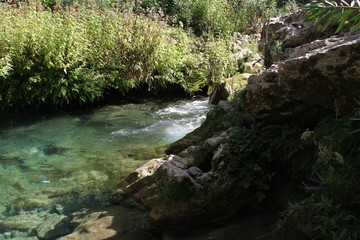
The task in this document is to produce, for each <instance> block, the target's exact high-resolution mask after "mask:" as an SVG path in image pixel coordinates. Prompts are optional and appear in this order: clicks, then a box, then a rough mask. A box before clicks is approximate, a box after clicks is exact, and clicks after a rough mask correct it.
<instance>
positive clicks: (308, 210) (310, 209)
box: [281, 111, 360, 240]
mask: <svg viewBox="0 0 360 240" xmlns="http://www.w3.org/2000/svg"><path fill="white" fill-rule="evenodd" d="M359 116H360V111H356V112H355V114H354V116H352V117H350V118H342V119H339V120H335V119H331V118H330V119H325V120H323V121H322V122H320V123H319V125H318V127H317V128H315V129H314V131H306V132H305V133H304V134H303V137H304V138H307V139H308V140H310V141H311V142H313V144H314V145H315V146H316V147H317V152H316V155H315V161H314V162H313V164H312V165H313V166H312V174H311V177H309V179H304V183H305V189H306V190H307V191H308V196H307V197H306V198H305V199H303V200H301V201H298V202H295V203H291V204H290V205H289V207H288V208H287V210H286V211H285V212H284V213H283V220H282V222H281V225H283V226H290V227H292V228H295V229H298V230H300V231H302V232H303V233H305V234H307V235H308V236H309V238H311V239H331V240H343V239H348V240H351V239H354V240H355V239H359V237H360V230H359V224H360V219H359V218H360V212H359V202H360V187H359V181H360V161H359V159H360V158H359V157H360V118H359Z"/></svg>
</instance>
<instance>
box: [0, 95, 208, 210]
mask: <svg viewBox="0 0 360 240" xmlns="http://www.w3.org/2000/svg"><path fill="white" fill-rule="evenodd" d="M207 111H208V104H207V101H206V100H197V101H180V102H176V103H159V102H146V103H143V104H123V105H111V106H106V107H103V108H101V109H97V110H93V111H91V112H87V113H82V114H71V115H60V116H59V115H58V116H55V117H54V116H53V117H50V116H47V117H43V118H42V119H41V120H37V121H32V122H31V123H22V124H9V126H7V127H5V126H2V127H0V189H1V194H0V214H2V215H6V214H8V213H9V212H15V211H19V210H21V209H24V210H31V209H34V208H46V207H49V206H51V205H53V204H54V203H59V202H60V203H66V202H72V203H73V204H75V203H76V204H78V205H79V206H80V205H81V204H85V202H87V201H88V202H89V201H90V202H91V199H97V200H98V201H102V200H104V201H106V194H105V193H106V192H107V191H109V190H110V189H111V188H112V187H113V186H114V184H115V183H116V182H118V181H119V180H120V179H121V178H122V177H124V176H125V175H126V174H128V173H129V172H130V171H132V170H134V169H135V168H137V167H139V166H141V165H142V164H143V163H144V162H145V161H146V160H149V159H151V158H154V157H159V156H162V155H163V153H162V149H163V148H162V147H163V146H164V144H168V143H170V142H173V141H175V140H177V139H179V138H181V137H183V136H184V135H185V134H186V133H188V132H190V131H192V130H193V129H195V128H196V127H198V126H200V124H201V122H202V121H203V120H204V119H205V115H206V112H207ZM102 198H103V199H102Z"/></svg>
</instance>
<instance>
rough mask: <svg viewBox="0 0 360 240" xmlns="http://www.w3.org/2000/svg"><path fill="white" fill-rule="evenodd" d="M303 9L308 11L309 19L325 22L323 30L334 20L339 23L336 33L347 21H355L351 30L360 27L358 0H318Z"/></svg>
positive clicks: (359, 3)
mask: <svg viewBox="0 0 360 240" xmlns="http://www.w3.org/2000/svg"><path fill="white" fill-rule="evenodd" d="M303 9H304V10H306V11H307V12H308V15H309V16H308V20H314V21H318V22H319V23H324V26H323V28H322V31H324V30H325V29H327V28H328V27H329V25H330V24H331V23H332V22H334V21H338V23H339V24H338V27H337V29H336V31H335V33H339V32H340V31H341V30H342V29H343V27H344V26H345V25H346V23H347V22H349V23H353V25H352V26H351V29H350V32H354V31H355V30H356V29H358V28H360V2H359V1H358V0H352V1H343V0H336V1H327V0H325V1H324V0H317V1H313V2H312V3H311V4H310V5H306V6H304V7H303Z"/></svg>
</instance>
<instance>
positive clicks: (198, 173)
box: [187, 167, 203, 178]
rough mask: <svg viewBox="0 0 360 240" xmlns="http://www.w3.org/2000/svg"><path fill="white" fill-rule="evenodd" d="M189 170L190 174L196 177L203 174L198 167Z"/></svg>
mask: <svg viewBox="0 0 360 240" xmlns="http://www.w3.org/2000/svg"><path fill="white" fill-rule="evenodd" d="M187 172H188V173H189V174H190V176H192V177H194V178H196V177H199V176H201V174H202V173H203V172H202V171H201V169H200V168H198V167H191V168H189V169H188V170H187Z"/></svg>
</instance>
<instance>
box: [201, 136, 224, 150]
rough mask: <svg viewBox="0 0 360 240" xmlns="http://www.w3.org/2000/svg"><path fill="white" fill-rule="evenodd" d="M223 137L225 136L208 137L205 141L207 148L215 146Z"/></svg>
mask: <svg viewBox="0 0 360 240" xmlns="http://www.w3.org/2000/svg"><path fill="white" fill-rule="evenodd" d="M224 139H225V138H224V137H222V136H217V137H212V138H208V139H206V141H205V145H206V146H207V147H209V148H217V147H218V146H219V145H220V144H221V143H222V142H223V141H224Z"/></svg>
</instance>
